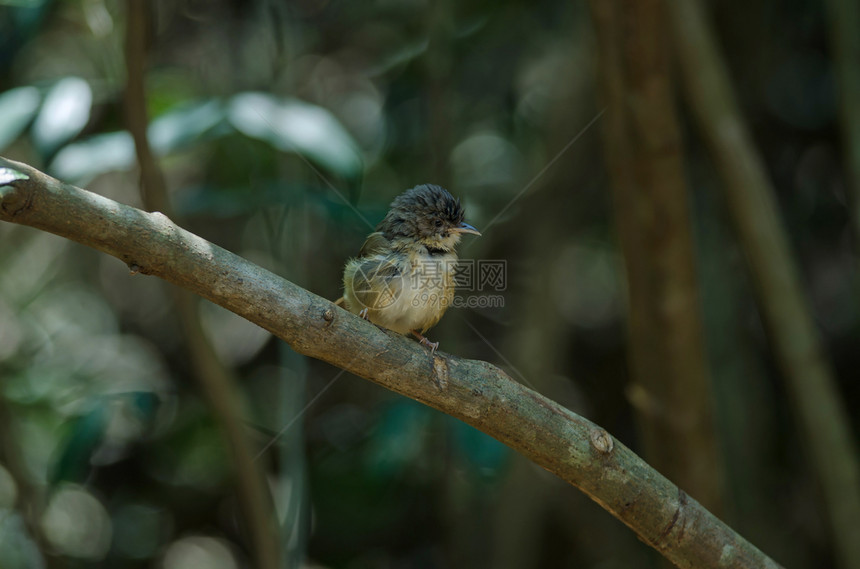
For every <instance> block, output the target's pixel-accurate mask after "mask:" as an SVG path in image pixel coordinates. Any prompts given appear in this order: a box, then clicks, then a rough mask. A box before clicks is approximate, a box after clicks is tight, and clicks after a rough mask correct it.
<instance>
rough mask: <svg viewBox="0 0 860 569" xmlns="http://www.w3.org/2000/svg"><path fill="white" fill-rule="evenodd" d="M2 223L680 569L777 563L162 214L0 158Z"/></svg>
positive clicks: (643, 478)
mask: <svg viewBox="0 0 860 569" xmlns="http://www.w3.org/2000/svg"><path fill="white" fill-rule="evenodd" d="M22 177H24V178H26V179H22ZM0 220H3V221H9V222H13V223H19V224H22V225H29V226H31V227H35V228H37V229H42V230H45V231H49V232H51V233H55V234H57V235H60V236H63V237H67V238H69V239H73V240H75V241H77V242H79V243H83V244H84V245H88V246H90V247H93V248H95V249H98V250H99V251H102V252H105V253H108V254H110V255H113V256H114V257H117V258H118V259H120V260H121V261H123V262H124V263H126V264H127V265H128V266H129V267H130V268H131V270H132V272H133V273H143V274H149V275H155V276H158V277H161V278H163V279H165V280H167V281H168V282H171V283H173V284H175V285H178V286H181V287H183V288H185V289H187V290H190V291H192V292H194V293H195V294H199V295H200V296H203V297H204V298H206V299H208V300H211V301H212V302H215V303H216V304H219V305H221V306H223V307H225V308H227V309H228V310H231V311H233V312H235V313H236V314H239V315H240V316H243V317H245V318H247V319H248V320H250V321H251V322H254V323H255V324H257V325H259V326H261V327H263V328H264V329H266V330H268V331H270V332H271V333H273V334H274V335H276V336H278V337H279V338H281V339H282V340H284V341H285V342H287V343H288V344H290V346H292V348H293V349H294V350H296V351H297V352H299V353H302V354H304V355H307V356H311V357H314V358H318V359H321V360H323V361H326V362H329V363H331V364H333V365H336V366H338V367H341V368H343V369H345V370H347V371H350V372H352V373H354V374H356V375H358V376H361V377H363V378H365V379H368V380H370V381H373V382H374V383H377V384H379V385H381V386H383V387H386V388H388V389H390V390H392V391H395V392H397V393H400V394H402V395H405V396H407V397H410V398H412V399H415V400H416V401H420V402H422V403H425V404H427V405H429V406H431V407H433V408H435V409H438V410H440V411H442V412H444V413H447V414H448V415H451V416H453V417H456V418H458V419H461V420H463V421H465V422H466V423H468V424H470V425H472V426H474V427H476V428H478V429H480V430H482V431H484V432H485V433H487V434H489V435H491V436H493V437H495V438H496V439H498V440H499V441H501V442H503V443H504V444H506V445H508V446H510V447H511V448H512V449H514V450H516V451H518V452H520V453H522V454H523V455H525V456H526V457H528V458H529V459H531V460H532V461H534V462H535V463H537V464H538V465H540V466H542V467H543V468H545V469H547V470H548V471H550V472H552V473H554V474H556V475H558V476H559V477H561V478H562V479H563V480H565V481H567V482H569V483H570V484H573V485H574V486H576V487H578V488H579V489H581V490H582V491H583V492H585V493H586V494H587V495H588V496H590V497H591V498H592V499H593V500H595V501H596V502H598V503H599V504H600V505H601V506H602V507H603V508H605V509H606V510H607V511H609V512H610V513H611V514H612V515H614V516H615V517H617V518H618V519H619V520H621V521H622V522H624V523H625V524H627V526H629V527H630V528H631V529H632V530H633V531H635V532H636V534H637V535H638V536H639V538H640V539H642V541H644V542H645V543H647V544H648V545H650V546H652V547H654V548H655V549H657V550H658V551H659V552H660V553H662V554H663V555H664V556H666V557H667V558H668V559H669V560H670V561H672V562H673V563H675V564H676V565H678V566H679V567H733V568H745V567H749V568H753V567H755V568H761V567H767V568H776V567H778V565H777V564H776V563H775V562H774V561H772V560H771V559H769V558H768V557H767V556H765V555H764V554H763V553H761V552H760V551H759V550H758V549H756V548H755V547H754V546H753V545H751V544H750V543H749V542H747V541H746V540H745V539H744V538H743V537H741V536H740V535H738V534H737V533H735V532H734V531H733V530H732V529H731V528H729V527H728V526H727V525H726V524H724V523H723V522H721V521H720V520H718V519H717V518H716V517H715V516H714V515H713V514H711V513H710V512H708V511H707V510H706V509H704V508H703V507H702V506H701V505H700V504H699V503H698V502H696V501H695V500H693V499H692V498H689V497H688V496H687V495H686V494H685V493H684V492H683V491H682V490H680V489H679V488H678V487H677V486H675V485H674V484H672V483H671V482H670V481H669V480H667V479H666V478H665V477H663V476H662V475H660V474H659V473H658V472H657V471H655V470H654V469H653V468H651V467H650V466H648V465H647V464H646V463H645V462H643V461H642V460H641V459H640V458H639V457H638V456H636V455H635V454H634V453H633V452H632V451H630V450H629V449H628V448H627V447H625V446H624V445H623V444H621V443H619V442H618V441H616V440H615V439H614V438H613V437H612V436H610V435H609V433H607V432H606V431H604V430H603V429H601V428H600V427H598V426H597V425H595V424H594V423H591V422H590V421H588V420H587V419H584V418H582V417H580V416H579V415H576V414H575V413H572V412H571V411H569V410H567V409H564V408H563V407H561V406H559V405H558V404H557V403H555V402H553V401H551V400H549V399H547V398H545V397H543V396H542V395H540V394H538V393H536V392H534V391H532V390H530V389H527V388H526V387H524V386H522V385H520V384H518V383H516V382H515V381H513V380H512V379H511V378H510V377H508V375H507V374H505V373H504V372H503V371H501V370H500V369H498V368H497V367H495V366H493V365H491V364H489V363H486V362H482V361H476V360H465V359H461V358H457V357H454V356H451V355H448V354H444V353H437V354H435V355H431V354H430V353H429V352H428V351H427V350H426V349H425V348H424V347H423V346H420V345H418V344H417V343H415V342H412V341H409V340H407V339H405V338H403V337H402V336H400V335H398V334H395V333H393V332H388V331H386V330H382V329H380V328H377V327H376V326H374V325H373V324H371V323H369V322H366V321H364V320H362V319H361V318H358V317H356V316H354V315H352V314H349V313H348V312H346V311H344V310H341V309H339V308H337V307H336V306H335V305H334V304H332V303H331V302H329V301H328V300H325V299H323V298H320V297H318V296H316V295H314V294H312V293H310V292H308V291H306V290H304V289H302V288H301V287H299V286H296V285H295V284H293V283H291V282H289V281H287V280H284V279H282V278H280V277H278V276H277V275H274V274H272V273H270V272H269V271H266V270H264V269H262V268H261V267H258V266H256V265H254V264H253V263H250V262H248V261H246V260H244V259H242V258H241V257H239V256H237V255H234V254H232V253H230V252H228V251H225V250H224V249H221V248H220V247H217V246H216V245H213V244H212V243H209V242H207V241H206V240H204V239H202V238H200V237H198V236H196V235H194V234H192V233H189V232H188V231H185V230H183V229H182V228H180V227H178V226H176V225H175V224H174V223H173V222H171V221H170V220H169V219H168V218H167V217H165V216H164V215H162V214H160V213H146V212H143V211H140V210H138V209H135V208H132V207H129V206H126V205H122V204H119V203H117V202H114V201H112V200H109V199H107V198H104V197H102V196H99V195H96V194H93V193H90V192H87V191H85V190H81V189H79V188H76V187H74V186H70V185H66V184H63V183H61V182H59V181H57V180H55V179H53V178H51V177H49V176H47V175H45V174H43V173H41V172H39V171H38V170H35V169H34V168H31V167H29V166H26V165H24V164H20V163H17V162H12V161H8V160H5V159H2V158H0Z"/></svg>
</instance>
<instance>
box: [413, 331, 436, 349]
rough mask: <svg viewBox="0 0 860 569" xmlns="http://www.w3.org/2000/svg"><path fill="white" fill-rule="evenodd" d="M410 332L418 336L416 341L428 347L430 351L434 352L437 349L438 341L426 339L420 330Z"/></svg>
mask: <svg viewBox="0 0 860 569" xmlns="http://www.w3.org/2000/svg"><path fill="white" fill-rule="evenodd" d="M412 334H413V335H414V336H415V337H416V338H418V342H419V343H420V344H422V345H424V346H427V347H428V348H430V353H431V354H435V353H436V350H438V349H439V342H431V341H430V340H428V339H427V338H426V337H425V336H424V335H423V334H422V333H421V332H419V331H418V330H412Z"/></svg>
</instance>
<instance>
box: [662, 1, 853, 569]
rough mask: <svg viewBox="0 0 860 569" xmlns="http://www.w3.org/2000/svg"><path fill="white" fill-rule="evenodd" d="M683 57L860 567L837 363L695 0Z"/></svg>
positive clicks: (833, 515)
mask: <svg viewBox="0 0 860 569" xmlns="http://www.w3.org/2000/svg"><path fill="white" fill-rule="evenodd" d="M667 5H668V6H670V8H671V10H670V12H671V14H672V21H673V24H674V25H673V28H674V32H675V39H676V42H677V53H678V56H679V61H680V63H681V69H682V71H683V77H684V87H685V94H686V96H687V98H688V99H689V101H690V106H691V108H692V109H693V111H694V114H695V118H696V119H697V122H698V123H699V127H700V130H701V132H702V136H703V138H704V139H705V142H706V143H707V144H708V146H709V149H710V151H711V155H712V156H713V159H714V161H715V163H716V165H717V169H718V170H719V172H720V175H721V176H722V178H723V180H724V182H725V183H724V189H725V195H726V201H727V204H728V208H729V211H730V213H731V215H732V218H733V221H734V224H735V228H736V232H737V234H738V240H739V242H740V246H741V248H742V249H743V251H744V253H745V256H746V258H747V261H748V267H749V271H750V273H751V276H752V281H753V284H754V286H755V287H756V293H757V297H758V302H759V306H760V308H761V313H762V319H763V320H764V322H765V324H766V326H767V330H768V334H769V337H770V340H771V342H772V343H773V346H774V352H775V356H776V359H777V362H778V364H779V365H780V366H781V368H782V370H783V374H784V376H785V379H786V381H787V383H788V391H789V394H790V395H791V397H792V399H793V401H794V406H795V411H796V413H797V416H798V418H799V420H800V431H801V433H802V435H803V438H805V442H806V450H807V451H808V452H809V453H810V456H811V461H810V462H811V466H812V468H814V469H815V470H816V473H817V475H818V479H819V481H820V483H821V486H822V489H823V492H824V499H825V502H826V504H827V511H828V513H829V516H830V523H831V529H832V531H833V536H834V548H835V549H836V552H837V553H836V554H837V557H838V559H839V561H840V564H841V566H843V567H846V568H847V567H851V568H860V539H858V535H860V463H858V458H857V453H856V450H855V447H854V441H853V437H852V435H851V429H850V426H849V422H848V416H847V413H846V410H845V407H844V406H843V404H842V402H841V401H840V398H839V392H838V389H837V386H836V384H835V380H834V377H833V372H832V370H831V369H830V362H829V360H828V358H827V356H826V354H825V351H824V347H823V346H822V343H821V340H820V339H819V337H818V333H817V330H816V328H815V324H814V321H813V318H812V314H811V311H810V309H809V307H808V305H807V303H806V299H805V297H804V294H803V290H802V288H801V284H800V277H799V276H798V271H797V268H796V266H795V263H794V260H793V258H792V255H791V251H790V249H789V240H788V235H787V232H786V230H785V228H784V227H783V224H782V220H781V218H780V216H779V211H778V208H777V205H776V200H775V198H774V194H775V192H774V190H773V188H772V187H771V184H770V181H769V180H768V177H767V174H766V170H765V167H764V164H763V162H762V160H761V158H760V157H759V154H758V151H757V149H756V148H755V146H754V144H753V142H752V137H751V135H750V133H749V131H748V130H747V127H746V124H745V122H744V121H743V118H742V116H741V113H740V110H739V109H738V106H737V103H736V101H735V97H734V92H733V90H732V87H731V82H730V80H729V74H728V70H727V69H726V65H725V63H724V61H723V59H722V56H721V54H720V51H719V50H718V48H717V46H716V40H715V39H714V37H713V34H712V32H711V29H710V27H709V25H708V23H707V19H706V18H705V15H704V13H703V10H702V8H701V6H700V4H699V2H696V1H689V0H684V1H679V0H670V1H669V2H668V3H667Z"/></svg>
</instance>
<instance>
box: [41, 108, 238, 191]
mask: <svg viewBox="0 0 860 569" xmlns="http://www.w3.org/2000/svg"><path fill="white" fill-rule="evenodd" d="M223 120H224V108H223V106H222V105H221V103H220V102H219V101H205V102H200V103H192V104H189V105H187V106H183V107H182V108H179V109H175V110H173V111H171V112H169V113H167V114H165V115H162V116H160V117H158V118H157V119H155V120H154V121H152V123H151V124H150V125H149V129H148V134H149V142H150V144H151V145H152V148H153V151H154V152H155V154H156V155H157V156H165V155H168V154H170V153H172V152H176V151H178V150H182V149H183V148H186V147H188V146H189V145H191V144H192V143H194V142H197V141H198V140H200V139H201V138H202V137H204V136H205V135H207V134H209V133H210V132H211V131H212V130H213V129H214V128H215V127H217V126H218V125H219V124H226V123H223ZM136 160H137V157H136V155H135V150H134V140H133V139H132V137H131V134H130V133H129V132H127V131H118V132H109V133H106V134H98V135H95V136H92V137H90V138H88V139H86V140H82V141H80V142H75V143H73V144H69V145H68V146H66V147H64V148H63V149H62V150H60V151H59V152H58V153H57V155H56V156H55V157H54V160H53V162H51V165H50V167H49V170H50V172H51V173H52V174H53V175H55V176H57V177H59V178H62V179H64V180H69V181H73V182H77V183H84V182H87V181H89V180H91V179H92V178H94V177H95V176H98V175H100V174H104V173H106V172H113V171H117V170H127V169H129V168H131V167H132V166H133V165H134V164H135V161H136Z"/></svg>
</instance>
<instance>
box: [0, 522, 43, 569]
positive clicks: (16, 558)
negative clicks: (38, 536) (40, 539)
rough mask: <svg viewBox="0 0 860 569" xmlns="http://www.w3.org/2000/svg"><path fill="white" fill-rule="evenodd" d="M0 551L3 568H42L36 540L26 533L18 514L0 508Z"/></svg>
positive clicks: (25, 527)
mask: <svg viewBox="0 0 860 569" xmlns="http://www.w3.org/2000/svg"><path fill="white" fill-rule="evenodd" d="M0 552H2V554H3V555H2V565H0V567H2V568H3V569H43V568H44V567H45V561H44V559H43V558H42V553H41V552H40V551H39V547H38V546H37V545H36V542H34V541H33V539H32V538H31V537H30V536H29V534H28V533H27V526H26V525H25V524H24V520H23V519H22V518H21V516H20V514H18V513H17V512H15V511H13V510H7V509H0Z"/></svg>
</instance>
